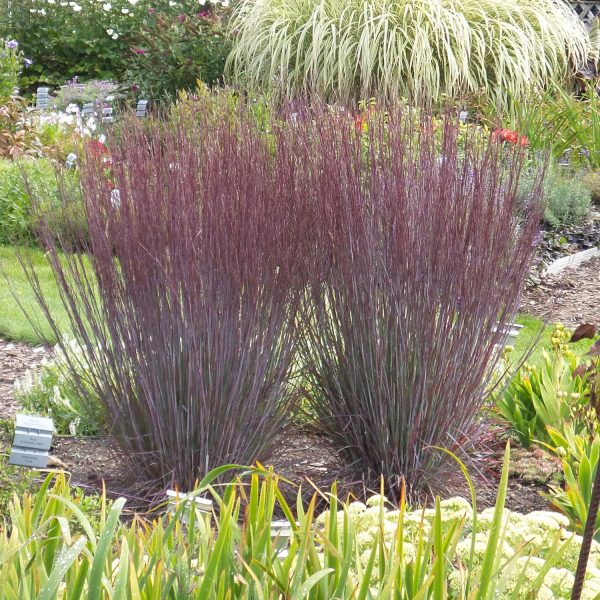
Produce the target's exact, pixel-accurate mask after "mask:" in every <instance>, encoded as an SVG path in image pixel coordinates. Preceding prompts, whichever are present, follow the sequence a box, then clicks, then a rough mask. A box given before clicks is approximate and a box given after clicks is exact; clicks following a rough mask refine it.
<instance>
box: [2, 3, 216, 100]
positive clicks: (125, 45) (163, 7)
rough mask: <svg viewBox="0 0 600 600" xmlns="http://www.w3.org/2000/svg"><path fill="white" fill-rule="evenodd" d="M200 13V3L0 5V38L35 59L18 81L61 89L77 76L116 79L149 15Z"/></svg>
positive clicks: (31, 87) (30, 85) (25, 86)
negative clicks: (11, 39) (8, 39)
mask: <svg viewBox="0 0 600 600" xmlns="http://www.w3.org/2000/svg"><path fill="white" fill-rule="evenodd" d="M212 4H213V3H212V2H211V5H212ZM219 4H220V3H219ZM226 4H228V0H226ZM200 9H201V5H200V4H199V3H198V0H177V1H172V0H153V1H152V2H151V3H150V2H148V1H147V0H141V1H137V0H110V1H107V2H98V1H97V0H78V1H77V2H70V3H67V2H58V1H56V2H54V1H46V0H42V1H39V0H4V1H3V2H2V4H0V36H2V35H10V36H12V37H14V38H15V39H16V40H18V41H19V43H20V45H21V48H22V49H23V51H24V52H25V54H26V55H27V56H28V57H29V58H30V59H32V60H33V64H32V65H31V67H29V68H28V69H27V70H26V71H24V72H23V74H22V77H21V83H22V87H24V88H27V89H28V90H30V91H34V90H35V87H36V85H38V84H39V83H45V84H49V85H52V86H55V85H62V84H63V83H65V81H68V80H71V79H73V77H75V76H78V77H80V78H81V79H82V80H83V79H84V78H85V79H115V80H119V79H120V78H122V76H123V75H124V73H125V71H126V69H127V65H128V61H129V59H130V56H131V47H132V46H134V44H135V43H136V40H137V36H138V31H139V30H140V29H142V30H144V29H145V28H146V27H147V23H146V22H147V21H148V19H150V20H151V17H152V15H151V11H154V10H156V11H157V12H161V13H165V14H167V15H169V16H170V17H175V16H177V15H180V14H185V15H188V16H192V15H196V14H197V13H198V12H199V10H200ZM207 39H208V38H205V40H204V41H206V40H207Z"/></svg>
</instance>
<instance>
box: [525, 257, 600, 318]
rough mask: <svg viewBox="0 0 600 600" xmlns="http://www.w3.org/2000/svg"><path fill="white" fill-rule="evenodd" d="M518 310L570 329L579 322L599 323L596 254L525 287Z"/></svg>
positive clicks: (599, 267)
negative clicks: (561, 324) (583, 261)
mask: <svg viewBox="0 0 600 600" xmlns="http://www.w3.org/2000/svg"><path fill="white" fill-rule="evenodd" d="M522 311H523V312H524V313H527V314H529V315H533V316H537V317H541V318H542V319H544V320H545V321H547V322H549V323H553V322H556V321H560V322H562V323H563V324H564V325H566V326H567V327H569V328H571V329H573V328H575V327H577V325H580V324H581V323H594V324H596V325H599V326H600V257H597V258H593V259H591V260H589V261H587V262H585V263H583V264H581V265H579V266H578V267H575V268H567V269H565V270H564V271H560V272H559V273H556V274H553V275H546V276H544V277H543V278H542V280H541V282H540V283H539V284H538V285H535V286H531V287H529V288H528V289H527V290H526V292H525V295H524V298H523V302H522Z"/></svg>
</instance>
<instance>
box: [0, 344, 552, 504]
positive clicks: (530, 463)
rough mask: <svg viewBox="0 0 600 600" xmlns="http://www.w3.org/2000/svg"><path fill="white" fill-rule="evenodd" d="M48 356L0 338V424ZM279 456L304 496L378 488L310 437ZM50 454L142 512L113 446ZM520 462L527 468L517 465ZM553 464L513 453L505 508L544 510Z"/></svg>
mask: <svg viewBox="0 0 600 600" xmlns="http://www.w3.org/2000/svg"><path fill="white" fill-rule="evenodd" d="M49 353H50V350H49V349H47V348H44V347H37V348H36V347H31V346H28V345H26V344H17V343H12V342H6V341H2V340H0V419H3V420H8V421H12V420H13V419H14V416H15V414H16V412H17V410H18V405H17V403H16V401H15V399H14V395H13V383H14V381H15V379H18V378H19V377H22V376H23V375H24V374H25V372H26V371H27V370H28V369H29V368H31V367H32V366H33V367H36V366H39V364H40V363H41V361H42V358H43V357H44V356H48V355H49ZM11 441H12V440H10V439H8V436H7V435H4V436H2V435H0V452H7V451H8V447H9V444H10V443H11ZM504 444H505V441H504V440H503V439H502V436H501V435H500V430H498V431H497V432H492V435H487V436H486V442H485V446H486V451H485V452H484V453H483V454H482V455H481V457H480V458H481V460H480V461H477V460H475V462H474V463H473V465H472V470H471V473H472V477H473V480H474V484H475V487H476V490H477V497H478V504H479V506H480V508H483V507H489V506H493V504H494V502H495V498H496V490H497V485H498V480H499V476H500V470H501V465H502V453H503V451H504ZM277 447H278V450H277V451H276V452H275V454H274V456H272V458H271V460H270V461H269V462H268V464H272V465H273V467H274V468H275V471H276V472H277V473H279V474H281V475H282V477H285V478H287V479H289V480H290V481H291V482H292V483H293V484H295V485H297V484H300V483H301V484H302V487H303V491H304V496H305V498H308V497H309V496H310V495H312V493H313V492H314V491H315V488H318V489H320V490H323V491H327V490H328V489H329V488H330V486H331V484H332V483H333V482H334V480H336V479H341V482H340V484H339V490H340V495H341V496H342V497H346V496H348V495H350V496H354V497H357V498H364V497H366V496H368V495H370V494H371V493H374V492H375V491H376V490H373V489H368V488H367V487H365V485H364V484H363V483H362V482H361V481H355V480H351V479H349V478H347V477H345V476H344V473H343V466H342V461H341V460H340V458H339V457H338V455H337V454H336V451H335V449H334V448H333V447H331V445H330V444H329V443H328V441H327V440H326V439H324V438H323V437H322V436H319V435H318V434H316V433H314V432H310V431H307V430H301V429H296V430H294V429H292V430H290V431H288V432H286V433H285V435H283V436H282V439H281V443H280V444H277ZM51 453H52V455H53V456H56V457H57V458H59V459H60V460H61V461H62V462H64V463H65V464H66V465H67V467H68V471H69V473H70V477H71V481H72V483H73V484H76V485H78V486H80V487H82V488H83V489H84V490H90V491H97V490H100V489H102V482H103V481H104V483H105V485H106V488H107V491H108V492H109V494H111V495H119V494H125V495H126V496H128V497H129V498H130V502H129V504H130V505H133V506H137V507H139V508H142V507H144V506H145V502H146V500H147V497H145V495H144V482H143V481H141V480H140V479H139V477H138V476H137V474H136V472H135V470H134V469H133V468H132V467H131V465H130V463H129V462H128V460H127V458H126V457H125V456H124V454H123V453H122V452H121V451H120V450H119V448H118V447H117V445H116V444H115V443H114V441H113V440H112V439H111V438H109V437H107V438H74V437H61V436H56V437H55V439H54V443H53V447H52V450H51ZM521 463H523V464H524V465H525V466H524V467H521V466H520V465H521ZM557 469H558V467H557V465H552V464H550V465H549V460H548V458H547V457H546V456H545V455H544V453H542V452H539V455H537V456H536V455H535V453H530V452H528V453H525V457H521V458H520V457H519V456H518V455H517V454H515V452H514V451H513V460H512V472H511V484H510V486H509V492H508V498H507V506H508V507H509V508H511V509H512V510H518V511H519V512H530V511H532V510H542V509H547V508H548V503H547V501H546V500H545V499H544V498H543V497H542V496H541V495H540V494H541V493H542V492H544V491H546V490H547V488H546V483H547V481H546V479H545V477H540V476H539V474H540V473H544V472H545V471H548V470H550V471H553V470H554V471H556V470H557ZM445 484H446V485H445V487H444V490H441V492H442V493H443V495H444V496H450V495H463V496H465V497H468V488H467V486H466V484H465V482H464V480H463V479H462V476H459V475H457V476H456V477H453V478H452V477H451V478H450V479H449V480H448V481H446V482H445ZM287 490H288V494H287V495H289V498H290V501H294V499H295V495H296V491H297V488H296V487H293V486H289V485H288V486H287Z"/></svg>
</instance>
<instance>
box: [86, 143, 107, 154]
mask: <svg viewBox="0 0 600 600" xmlns="http://www.w3.org/2000/svg"><path fill="white" fill-rule="evenodd" d="M86 147H87V151H88V152H89V154H90V156H93V157H94V158H101V157H102V156H107V155H108V154H110V152H109V150H108V148H107V147H106V146H105V145H104V144H103V143H102V142H101V141H100V140H90V141H89V142H88V143H87V145H86Z"/></svg>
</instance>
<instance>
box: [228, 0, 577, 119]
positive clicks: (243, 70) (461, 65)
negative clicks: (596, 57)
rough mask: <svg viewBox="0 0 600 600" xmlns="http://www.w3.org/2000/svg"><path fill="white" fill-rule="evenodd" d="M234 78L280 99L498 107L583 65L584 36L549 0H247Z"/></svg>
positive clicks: (238, 28) (239, 17)
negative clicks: (469, 100) (472, 99)
mask: <svg viewBox="0 0 600 600" xmlns="http://www.w3.org/2000/svg"><path fill="white" fill-rule="evenodd" d="M232 29H233V31H235V32H236V36H235V46H234V49H233V52H232V54H231V57H230V67H231V70H232V75H233V77H234V78H235V80H236V81H238V82H240V83H242V84H244V85H246V86H248V87H249V88H250V89H253V90H257V89H258V90H265V89H269V90H273V91H274V92H275V93H277V94H279V95H282V96H283V97H285V98H295V97H297V96H302V95H305V94H309V95H310V94H312V95H317V96H319V97H321V98H325V99H329V98H332V97H338V98H341V99H342V100H350V99H354V100H357V99H359V98H368V97H370V96H376V97H377V98H380V99H382V100H391V99H397V98H398V97H402V96H404V97H411V98H413V99H415V100H417V101H419V102H437V101H439V100H441V99H442V97H443V96H449V97H452V98H455V97H457V96H461V95H463V94H481V95H483V96H487V98H488V100H489V101H491V102H492V103H493V104H495V105H496V104H499V105H500V106H501V107H505V106H506V105H507V104H508V103H509V100H510V99H520V98H523V97H524V96H526V95H527V94H529V93H530V92H531V89H532V88H533V89H535V90H542V89H544V88H545V87H546V86H547V85H548V84H549V83H550V82H551V81H553V80H560V79H562V78H564V77H565V76H566V75H567V74H568V72H569V70H570V69H569V61H570V60H572V61H574V62H575V63H577V64H579V63H583V62H584V60H585V58H586V56H587V49H588V36H587V33H586V32H585V30H584V27H583V25H582V24H581V23H580V22H579V21H578V19H577V17H576V15H575V14H574V13H573V12H572V11H571V9H570V8H569V7H568V6H567V5H566V4H564V3H562V2H554V1H553V0H504V1H503V2H501V3H498V2H497V1H496V0H483V1H482V0H448V1H446V2H443V3H440V2H439V1H437V0H423V1H421V2H413V1H412V0H376V1H372V2H368V3H365V2H363V0H350V1H348V0H327V1H325V2H320V1H318V0H302V1H301V0H265V1H263V2H255V1H254V0H246V1H245V2H243V3H242V4H241V6H240V8H239V9H238V11H237V12H236V15H235V17H234V19H233V23H232Z"/></svg>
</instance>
